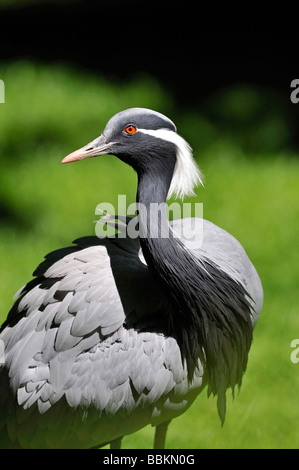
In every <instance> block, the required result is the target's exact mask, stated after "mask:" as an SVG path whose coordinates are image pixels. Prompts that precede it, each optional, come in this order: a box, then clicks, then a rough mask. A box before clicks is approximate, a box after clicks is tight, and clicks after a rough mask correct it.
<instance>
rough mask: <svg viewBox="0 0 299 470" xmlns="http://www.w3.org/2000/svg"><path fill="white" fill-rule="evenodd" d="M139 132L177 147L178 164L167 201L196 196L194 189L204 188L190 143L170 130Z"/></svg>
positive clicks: (143, 130)
mask: <svg viewBox="0 0 299 470" xmlns="http://www.w3.org/2000/svg"><path fill="white" fill-rule="evenodd" d="M139 131H140V132H143V133H145V134H149V135H152V136H154V137H157V138H158V139H163V140H167V141H168V142H172V143H173V144H175V146H176V149H177V150H176V164H175V167H174V172H173V176H172V180H171V184H170V188H169V191H168V196H167V199H169V198H171V197H172V196H175V197H176V198H180V199H183V198H184V197H185V196H195V193H194V188H196V186H198V185H199V184H201V185H202V186H203V182H202V174H201V171H200V169H199V168H198V166H197V164H196V162H195V160H194V158H193V155H192V149H191V147H190V145H189V144H188V142H186V141H185V140H184V139H183V137H181V136H180V135H178V134H177V133H176V132H173V131H171V130H169V129H157V130H148V129H139Z"/></svg>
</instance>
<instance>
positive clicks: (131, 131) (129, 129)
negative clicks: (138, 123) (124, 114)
mask: <svg viewBox="0 0 299 470" xmlns="http://www.w3.org/2000/svg"><path fill="white" fill-rule="evenodd" d="M136 131H137V129H136V127H135V126H133V125H132V124H130V125H129V126H127V127H126V128H125V132H126V133H127V134H135V132H136Z"/></svg>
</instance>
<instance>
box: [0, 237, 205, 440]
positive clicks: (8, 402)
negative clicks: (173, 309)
mask: <svg viewBox="0 0 299 470" xmlns="http://www.w3.org/2000/svg"><path fill="white" fill-rule="evenodd" d="M138 249H139V246H138V247H137V249H136V246H133V247H132V246H130V245H128V244H126V242H125V241H124V242H123V243H121V242H117V241H116V242H115V243H110V242H109V243H108V242H104V241H102V242H101V241H99V240H98V239H96V237H86V238H85V239H81V241H80V240H79V246H77V247H70V248H66V249H62V250H57V251H56V252H53V253H51V254H50V255H48V256H47V257H46V260H45V261H44V262H43V263H42V264H41V265H40V266H39V267H38V269H37V270H36V271H35V273H34V274H35V275H36V276H37V277H36V278H35V279H33V280H32V281H30V283H28V284H27V285H26V286H25V287H24V288H23V289H22V290H21V291H19V292H18V295H20V297H19V298H18V300H17V301H16V303H15V304H14V306H13V307H12V309H11V311H10V313H9V315H8V319H7V321H6V322H5V324H4V325H3V326H2V330H1V333H0V339H1V340H2V341H3V343H4V345H5V351H4V364H3V366H2V370H1V369H0V389H1V390H0V394H1V410H0V435H1V438H0V440H1V442H0V447H1V445H2V444H3V445H6V444H7V433H8V434H9V436H10V438H9V443H11V440H10V439H12V440H13V439H17V442H22V443H23V444H22V445H24V447H30V446H32V447H44V446H50V447H52V448H53V447H56V446H61V447H63V446H83V447H84V446H86V447H88V446H91V445H98V444H101V443H103V442H107V441H110V440H113V439H114V438H117V437H118V436H120V435H124V434H126V433H130V432H134V431H135V430H137V429H138V428H140V427H142V426H145V425H147V424H149V423H152V424H159V423H160V422H163V420H165V419H168V418H171V417H173V416H176V415H178V414H180V413H182V412H183V411H184V410H185V408H186V407H187V406H189V405H190V404H191V402H192V401H193V400H194V398H195V396H196V395H197V394H198V393H199V389H200V387H201V386H202V374H203V371H202V369H201V366H200V364H199V367H198V370H197V371H196V372H195V376H194V382H193V385H192V386H190V384H189V383H188V378H187V370H186V368H185V367H184V365H183V364H182V362H181V357H180V351H179V347H178V345H177V343H176V341H175V340H174V339H173V338H167V337H165V336H164V335H163V332H159V331H157V328H156V326H157V325H159V322H160V326H161V328H162V330H163V321H162V320H163V317H167V315H166V313H167V309H168V304H167V299H166V298H165V297H164V296H163V293H162V292H161V291H160V290H159V287H158V286H157V284H156V283H155V282H154V280H153V279H152V278H151V276H150V274H149V271H148V268H147V266H146V264H145V263H142V262H141V261H140V259H139V257H138ZM5 397H6V398H5ZM66 403H67V406H65V404H66ZM54 405H55V406H54ZM36 409H38V411H39V413H36V412H34V413H32V410H36ZM73 410H76V413H75V414H74V413H73ZM84 410H85V411H84ZM87 410H88V411H87ZM124 410H125V413H124ZM117 413H120V416H121V419H120V418H119V419H118V421H117V422H118V426H114V425H111V422H110V420H111V419H112V420H113V416H115V414H117ZM100 417H101V419H99V418H100ZM21 421H22V426H19V424H18V423H20V422H21ZM1 428H2V431H1ZM32 429H38V432H35V433H34V434H32ZM7 430H8V431H7ZM1 432H2V434H1ZM93 433H94V434H93ZM58 435H59V438H58ZM76 438H77V440H76ZM5 443H6V444H5ZM7 445H8V444H7Z"/></svg>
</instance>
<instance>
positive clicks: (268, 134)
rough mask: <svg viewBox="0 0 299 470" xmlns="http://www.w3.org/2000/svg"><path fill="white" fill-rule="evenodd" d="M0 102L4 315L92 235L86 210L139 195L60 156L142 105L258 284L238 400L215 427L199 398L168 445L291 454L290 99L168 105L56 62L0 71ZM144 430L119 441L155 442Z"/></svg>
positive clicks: (294, 247) (228, 98) (225, 97)
mask: <svg viewBox="0 0 299 470" xmlns="http://www.w3.org/2000/svg"><path fill="white" fill-rule="evenodd" d="M0 78H1V79H3V80H4V82H5V85H6V88H5V99H6V102H5V103H4V104H0V165H1V172H0V240H1V243H0V266H1V270H0V320H1V322H2V321H4V320H5V318H6V315H7V312H8V310H9V308H10V306H11V305H12V297H13V295H14V294H15V292H16V291H17V290H18V289H19V288H20V287H21V286H22V285H23V284H24V283H26V282H27V281H28V280H29V279H30V278H31V274H32V272H33V270H34V269H35V267H36V266H37V265H38V264H39V263H40V262H41V260H42V259H43V256H44V255H45V254H46V253H47V252H49V251H51V250H54V249H56V248H59V247H62V246H67V245H69V244H70V243H71V242H72V241H73V240H74V239H76V238H77V237H80V236H84V235H88V234H90V235H92V234H94V230H95V225H94V222H93V221H94V220H95V219H96V218H97V216H95V208H96V205H97V204H99V203H101V202H110V203H112V204H116V203H117V195H118V194H126V195H127V204H130V203H131V202H133V201H134V200H135V192H136V176H135V174H134V172H133V170H132V169H131V168H129V167H128V166H126V165H124V164H123V163H122V162H120V161H118V160H117V159H116V158H115V157H111V156H104V157H99V158H98V159H90V160H86V161H84V162H80V163H76V164H73V165H61V164H60V161H61V159H62V158H63V157H64V156H65V155H67V154H68V153H70V152H72V151H73V150H75V149H77V148H78V147H80V146H82V145H85V144H86V143H88V142H89V141H91V140H93V139H94V138H95V137H96V136H98V135H99V134H100V133H101V131H102V129H103V127H104V125H105V124H106V122H107V120H108V119H109V118H110V117H111V116H112V115H113V114H115V113H116V112H118V111H120V110H122V109H125V108H128V107H133V106H140V107H149V108H152V109H155V110H158V111H160V112H162V113H165V114H166V115H167V116H169V117H170V118H171V119H172V120H174V121H175V123H176V125H177V128H178V132H179V133H180V134H181V135H182V136H183V137H184V138H186V139H187V140H188V141H189V142H190V144H191V146H192V147H193V149H194V155H195V158H196V160H197V162H198V164H199V166H200V167H201V169H202V171H203V174H204V177H205V188H198V190H197V197H196V199H190V201H192V200H193V201H194V202H195V201H198V202H203V203H204V206H203V207H204V209H203V210H204V217H205V218H206V219H209V220H211V221H213V222H214V223H216V224H217V225H219V226H221V227H223V228H224V229H226V230H227V231H229V232H230V233H232V234H233V235H234V236H235V237H236V238H238V239H239V241H240V242H241V243H242V244H243V246H244V247H245V249H246V251H247V253H248V255H249V257H250V258H251V260H252V262H253V263H254V265H255V266H256V268H257V270H258V272H259V274H260V277H261V279H262V283H263V287H264V295H265V300H264V308H263V312H262V315H261V317H260V320H259V323H258V325H257V327H256V330H255V332H254V341H253V345H252V349H251V352H250V359H249V364H248V368H247V371H246V374H245V376H244V379H243V385H242V388H241V393H240V395H238V396H237V397H236V398H235V400H232V399H231V397H230V394H229V393H228V410H227V417H226V422H225V425H224V427H223V428H222V427H221V425H220V421H219V418H218V415H217V410H216V402H215V400H214V399H213V398H210V399H207V396H206V391H204V392H203V393H202V394H201V395H200V396H199V397H198V399H197V400H196V402H195V403H194V404H193V405H192V407H191V408H190V409H189V410H188V411H187V412H186V413H185V414H184V415H182V416H181V417H179V418H177V419H176V420H174V421H173V423H172V425H171V426H170V428H169V432H168V438H167V447H168V448H173V449H178V448H186V449H192V448H193V449H194V448H195V449H197V448H221V449H222V448H246V449H250V448H297V447H298V446H299V427H298V425H297V423H298V421H299V405H298V388H299V364H293V363H292V362H291V360H290V354H291V352H292V349H291V347H290V343H291V341H292V340H293V339H294V338H297V337H299V306H298V285H299V255H298V229H299V217H298V216H299V205H298V192H299V189H298V188H299V159H298V156H299V155H298V154H297V152H296V150H295V149H294V147H293V146H292V127H291V125H290V122H289V113H288V109H289V105H290V104H289V101H287V102H286V99H285V97H281V96H279V95H275V94H274V93H273V92H271V91H269V92H265V90H260V89H259V88H258V87H253V86H251V85H250V84H249V85H245V84H242V85H237V84H236V85H234V86H232V87H229V88H224V89H219V90H218V91H217V92H215V93H214V94H212V95H210V96H209V98H208V99H207V100H206V101H205V102H203V104H202V107H201V108H200V109H198V110H193V111H192V112H191V111H186V110H185V111H182V109H178V107H177V105H176V103H175V101H174V100H173V98H172V97H171V96H170V94H169V93H168V92H167V91H166V90H165V89H163V87H162V86H161V85H160V84H159V83H158V82H157V81H156V80H154V79H153V78H152V77H150V76H148V75H144V74H143V75H140V76H139V77H137V78H134V79H132V80H127V81H125V82H122V83H115V82H108V81H107V80H105V79H104V78H101V77H100V76H96V75H92V74H87V73H83V72H82V71H79V70H77V69H75V68H73V69H72V68H70V67H65V66H62V65H52V66H46V65H40V64H37V63H34V62H32V61H24V60H23V61H14V62H11V63H2V64H1V66H0ZM153 433H154V431H153V429H152V428H151V427H147V428H144V429H143V430H141V431H139V432H138V433H136V434H134V435H130V436H127V437H125V438H124V441H123V447H124V448H151V447H152V442H153Z"/></svg>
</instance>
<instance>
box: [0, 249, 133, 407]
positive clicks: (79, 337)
mask: <svg viewBox="0 0 299 470" xmlns="http://www.w3.org/2000/svg"><path fill="white" fill-rule="evenodd" d="M53 257H55V254H53ZM51 261H53V260H51ZM51 261H49V259H48V260H46V263H45V264H44V266H43V267H42V268H41V267H40V268H39V269H38V270H37V273H38V274H39V276H38V278H37V279H36V280H34V283H32V284H31V285H30V286H29V288H28V285H27V286H25V288H24V291H23V295H22V292H21V297H20V299H19V300H18V301H17V302H16V304H15V305H14V307H13V308H12V311H11V312H10V315H9V316H8V321H7V322H6V325H4V328H3V329H2V332H1V335H0V339H1V340H2V341H3V342H4V347H5V349H4V360H5V367H6V368H7V369H8V371H9V377H10V386H11V388H12V390H13V393H14V394H16V395H17V397H18V402H19V404H23V405H24V408H26V407H30V406H31V405H32V404H33V403H34V402H36V403H37V405H38V408H39V410H40V412H44V411H45V410H46V409H47V408H48V407H49V406H50V405H51V403H52V404H53V403H55V401H57V400H58V399H59V398H60V397H61V395H62V392H63V389H64V386H65V384H66V383H67V381H68V379H69V375H70V372H71V370H72V366H73V364H74V362H75V360H76V358H77V357H78V356H79V355H80V354H81V353H82V352H83V351H85V350H87V349H90V348H92V347H93V346H95V345H96V344H98V343H99V342H100V341H101V340H102V338H103V337H106V336H108V335H110V334H112V333H113V332H115V331H116V330H117V329H118V328H120V326H121V325H122V324H123V322H124V318H125V315H124V310H123V307H122V303H121V300H120V297H119V294H118V291H117V288H116V285H115V282H114V278H113V273H112V270H111V266H110V261H109V256H108V255H107V250H106V248H105V246H100V245H97V246H90V247H88V248H85V249H80V250H76V249H73V251H71V252H70V253H68V254H66V255H65V256H63V257H62V258H60V259H58V260H57V261H55V262H54V263H51ZM48 265H49V267H47V266H48ZM46 268H47V269H46ZM41 272H42V275H41ZM29 384H30V385H29Z"/></svg>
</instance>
